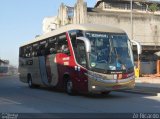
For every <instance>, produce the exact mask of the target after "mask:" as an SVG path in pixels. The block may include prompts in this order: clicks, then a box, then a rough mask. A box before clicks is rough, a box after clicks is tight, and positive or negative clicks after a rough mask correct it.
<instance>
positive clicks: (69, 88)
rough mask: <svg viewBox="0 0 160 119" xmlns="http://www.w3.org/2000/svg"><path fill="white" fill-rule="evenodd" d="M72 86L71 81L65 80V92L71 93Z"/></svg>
mask: <svg viewBox="0 0 160 119" xmlns="http://www.w3.org/2000/svg"><path fill="white" fill-rule="evenodd" d="M72 88H73V84H72V81H70V80H69V81H68V82H67V92H68V93H72Z"/></svg>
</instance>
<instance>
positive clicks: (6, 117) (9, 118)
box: [1, 113, 18, 119]
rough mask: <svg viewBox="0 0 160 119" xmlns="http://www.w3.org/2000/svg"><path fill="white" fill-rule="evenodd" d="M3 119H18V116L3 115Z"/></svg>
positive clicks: (11, 114)
mask: <svg viewBox="0 0 160 119" xmlns="http://www.w3.org/2000/svg"><path fill="white" fill-rule="evenodd" d="M1 119H18V114H14V113H2V114H1Z"/></svg>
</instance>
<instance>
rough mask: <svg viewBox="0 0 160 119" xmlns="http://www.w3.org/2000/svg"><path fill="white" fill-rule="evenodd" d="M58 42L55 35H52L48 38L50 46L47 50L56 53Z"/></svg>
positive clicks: (49, 52)
mask: <svg viewBox="0 0 160 119" xmlns="http://www.w3.org/2000/svg"><path fill="white" fill-rule="evenodd" d="M56 44H57V39H56V38H55V37H52V38H50V39H49V40H48V47H47V51H48V54H56V52H57V51H56Z"/></svg>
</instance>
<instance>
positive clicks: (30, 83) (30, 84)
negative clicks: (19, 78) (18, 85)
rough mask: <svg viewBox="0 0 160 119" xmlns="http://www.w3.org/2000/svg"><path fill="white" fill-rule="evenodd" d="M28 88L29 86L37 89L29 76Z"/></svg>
mask: <svg viewBox="0 0 160 119" xmlns="http://www.w3.org/2000/svg"><path fill="white" fill-rule="evenodd" d="M28 86H29V87H30V88H35V87H37V85H35V84H33V82H32V77H31V76H28Z"/></svg>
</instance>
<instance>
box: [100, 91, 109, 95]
mask: <svg viewBox="0 0 160 119" xmlns="http://www.w3.org/2000/svg"><path fill="white" fill-rule="evenodd" d="M110 92H111V91H107V92H101V94H102V95H109V94H110Z"/></svg>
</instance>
